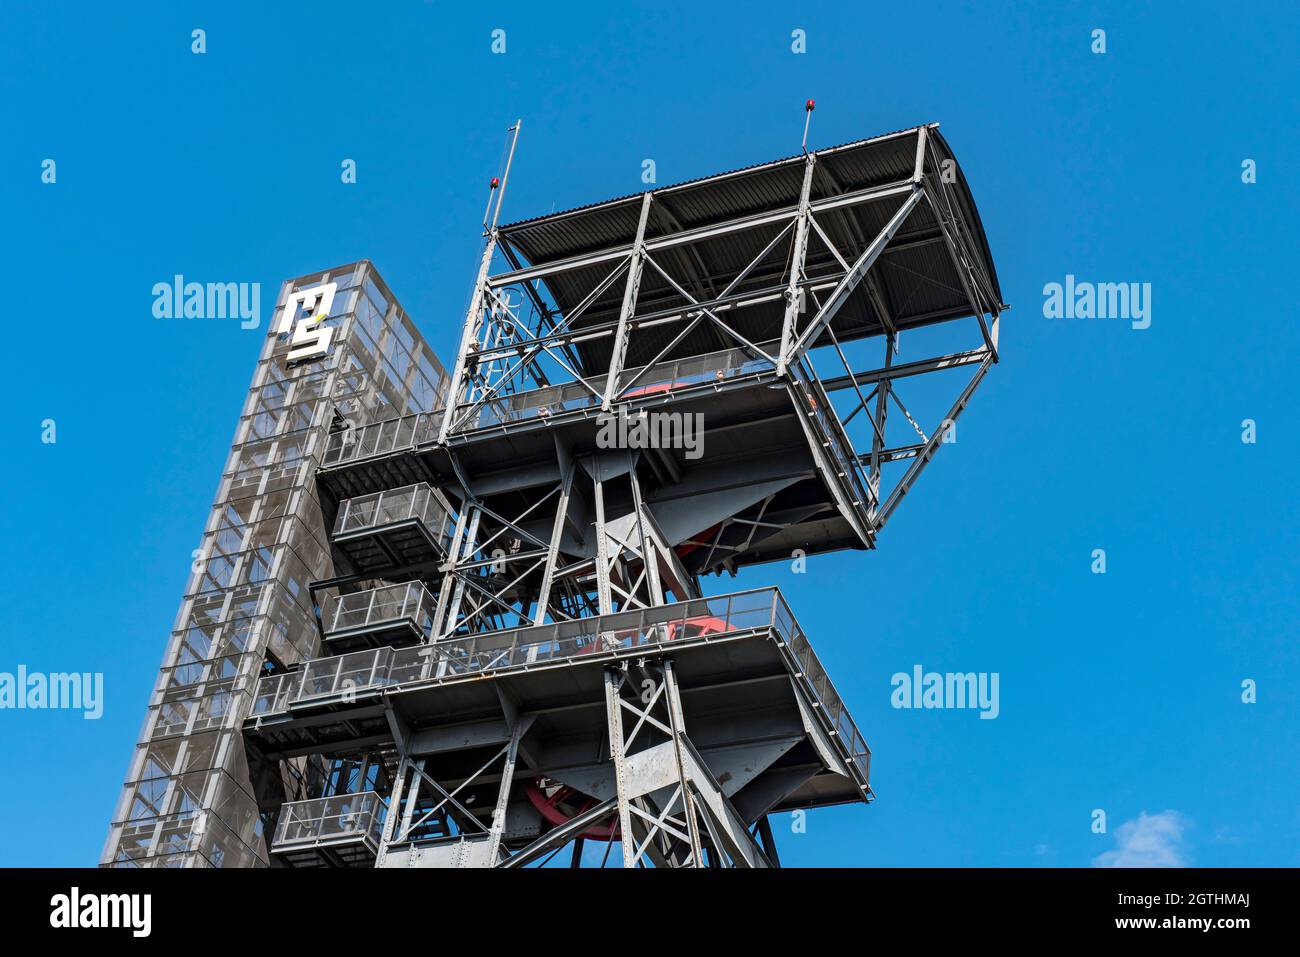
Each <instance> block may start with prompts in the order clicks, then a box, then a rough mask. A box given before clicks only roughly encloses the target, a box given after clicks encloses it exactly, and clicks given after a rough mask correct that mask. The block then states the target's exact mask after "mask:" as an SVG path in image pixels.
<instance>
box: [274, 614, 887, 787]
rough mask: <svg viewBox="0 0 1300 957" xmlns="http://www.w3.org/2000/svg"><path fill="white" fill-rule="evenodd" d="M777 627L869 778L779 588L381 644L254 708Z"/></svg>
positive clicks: (315, 664) (323, 662)
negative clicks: (402, 644) (444, 637)
mask: <svg viewBox="0 0 1300 957" xmlns="http://www.w3.org/2000/svg"><path fill="white" fill-rule="evenodd" d="M761 629H768V630H771V631H773V632H774V633H775V634H776V636H777V637H778V638H780V639H781V641H782V642H783V643H784V646H785V653H786V654H787V655H788V657H789V660H790V663H791V665H792V666H793V667H794V670H795V671H796V672H797V673H798V674H801V675H802V676H803V679H804V683H805V687H807V688H808V689H809V691H810V692H811V694H812V697H813V701H814V704H815V705H816V708H817V710H818V711H819V712H820V713H821V716H822V719H823V721H824V722H825V725H826V730H827V731H829V732H831V733H832V735H833V737H835V738H837V739H838V740H839V742H840V745H841V747H842V748H843V751H844V754H845V756H846V757H847V758H848V759H849V760H850V761H852V763H853V764H854V765H855V766H856V767H857V769H858V771H859V772H860V774H861V776H862V780H861V783H862V784H863V785H864V786H865V785H866V783H867V781H868V770H869V763H870V757H871V751H870V749H869V748H868V747H867V743H866V741H865V740H864V739H863V737H862V735H861V733H860V732H859V731H858V729H857V726H856V725H855V724H854V723H853V719H852V718H851V717H850V716H849V713H848V710H847V709H846V708H845V707H844V702H843V700H842V699H841V698H840V696H839V694H838V693H837V692H836V690H835V686H834V685H833V684H831V680H830V678H829V677H828V676H827V674H826V669H825V668H823V667H822V665H821V662H820V661H819V660H818V659H817V655H816V654H815V653H814V652H813V650H812V646H811V645H810V644H809V643H808V639H807V637H806V636H805V635H804V633H803V629H801V628H800V627H799V623H798V622H797V621H796V620H795V617H794V615H793V614H792V613H791V612H790V606H789V605H787V604H786V601H785V598H784V597H782V595H781V593H780V592H779V591H778V590H777V589H776V588H760V589H755V590H753V591H745V592H737V593H736V594H732V595H719V596H717V597H715V598H699V599H694V600H692V601H685V602H678V603H674V604H671V605H656V606H654V607H652V608H644V609H638V610H636V611H627V612H619V613H617V614H613V615H603V616H600V617H597V618H581V619H578V620H576V621H565V622H559V623H557V624H550V625H534V626H532V627H529V628H517V629H513V630H510V631H497V632H490V633H487V634H482V635H472V636H469V637H464V638H452V639H447V640H445V641H439V642H436V643H433V644H423V645H415V646H412V647H408V648H398V649H394V648H389V647H383V648H374V649H367V650H365V651H356V652H352V653H350V654H346V655H336V656H334V657H331V658H318V659H316V660H314V661H309V662H307V663H306V665H304V666H303V668H302V669H301V670H299V671H291V672H286V673H284V674H278V675H268V676H266V677H264V678H262V679H261V680H260V681H259V682H258V686H257V697H256V699H255V701H254V703H253V710H252V714H253V715H254V716H256V715H264V714H276V713H279V712H283V711H287V710H289V708H290V707H291V706H293V705H295V704H298V703H300V702H307V701H313V700H314V701H320V700H325V699H329V698H343V699H351V698H354V697H355V696H356V695H358V694H360V693H362V692H365V691H372V690H378V689H380V688H388V687H393V686H395V685H401V684H406V683H408V682H416V681H428V680H434V679H445V678H454V677H458V676H462V675H469V674H483V673H485V672H489V671H500V670H506V669H513V668H528V667H530V666H537V665H541V664H545V663H547V662H552V661H556V660H560V659H572V658H576V657H578V656H580V655H595V654H601V653H611V652H617V651H623V650H627V649H632V648H641V647H645V646H649V645H663V644H666V643H668V642H672V641H679V640H699V641H708V640H709V639H710V638H725V637H727V636H728V635H729V634H731V633H734V632H744V631H751V630H761Z"/></svg>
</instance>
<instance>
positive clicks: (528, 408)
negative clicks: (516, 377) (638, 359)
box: [453, 348, 774, 431]
mask: <svg viewBox="0 0 1300 957" xmlns="http://www.w3.org/2000/svg"><path fill="white" fill-rule="evenodd" d="M772 368H774V364H773V363H772V362H771V361H769V360H767V359H761V358H754V357H753V356H752V355H751V354H750V353H749V352H747V351H746V350H744V349H739V348H737V349H727V350H724V351H722V352H712V353H709V354H708V355H702V356H691V357H689V358H685V359H670V360H668V361H666V362H660V363H656V364H655V365H653V366H640V367H637V368H631V369H627V370H625V371H624V372H623V375H622V377H621V381H622V382H623V383H624V385H623V387H622V389H621V391H620V392H619V393H618V395H617V396H616V398H615V401H616V402H626V401H628V400H631V399H637V398H642V397H645V396H651V395H662V394H665V393H669V392H673V391H675V390H677V389H684V388H687V387H688V386H693V385H701V384H704V383H709V382H722V381H725V380H727V379H729V378H731V377H732V376H738V375H744V374H747V373H750V372H760V371H764V370H770V369H772ZM604 389H605V377H604V376H603V375H601V376H596V377H593V378H591V379H586V380H582V381H578V382H566V383H562V384H560V385H553V386H545V387H543V388H540V389H529V390H528V391H526V392H519V393H516V394H513V395H508V396H494V397H492V398H490V399H484V400H475V401H473V402H467V403H463V404H462V405H459V406H457V409H456V415H455V417H454V419H453V422H454V425H455V430H456V431H473V430H475V429H486V428H491V427H493V426H499V425H506V424H508V423H511V422H522V421H524V420H526V419H533V418H539V417H543V418H544V417H547V416H552V415H559V414H560V413H562V412H568V411H571V410H573V409H582V408H589V407H592V406H598V405H600V404H601V401H602V395H603V393H604ZM467 417H468V421H466V418H467Z"/></svg>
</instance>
